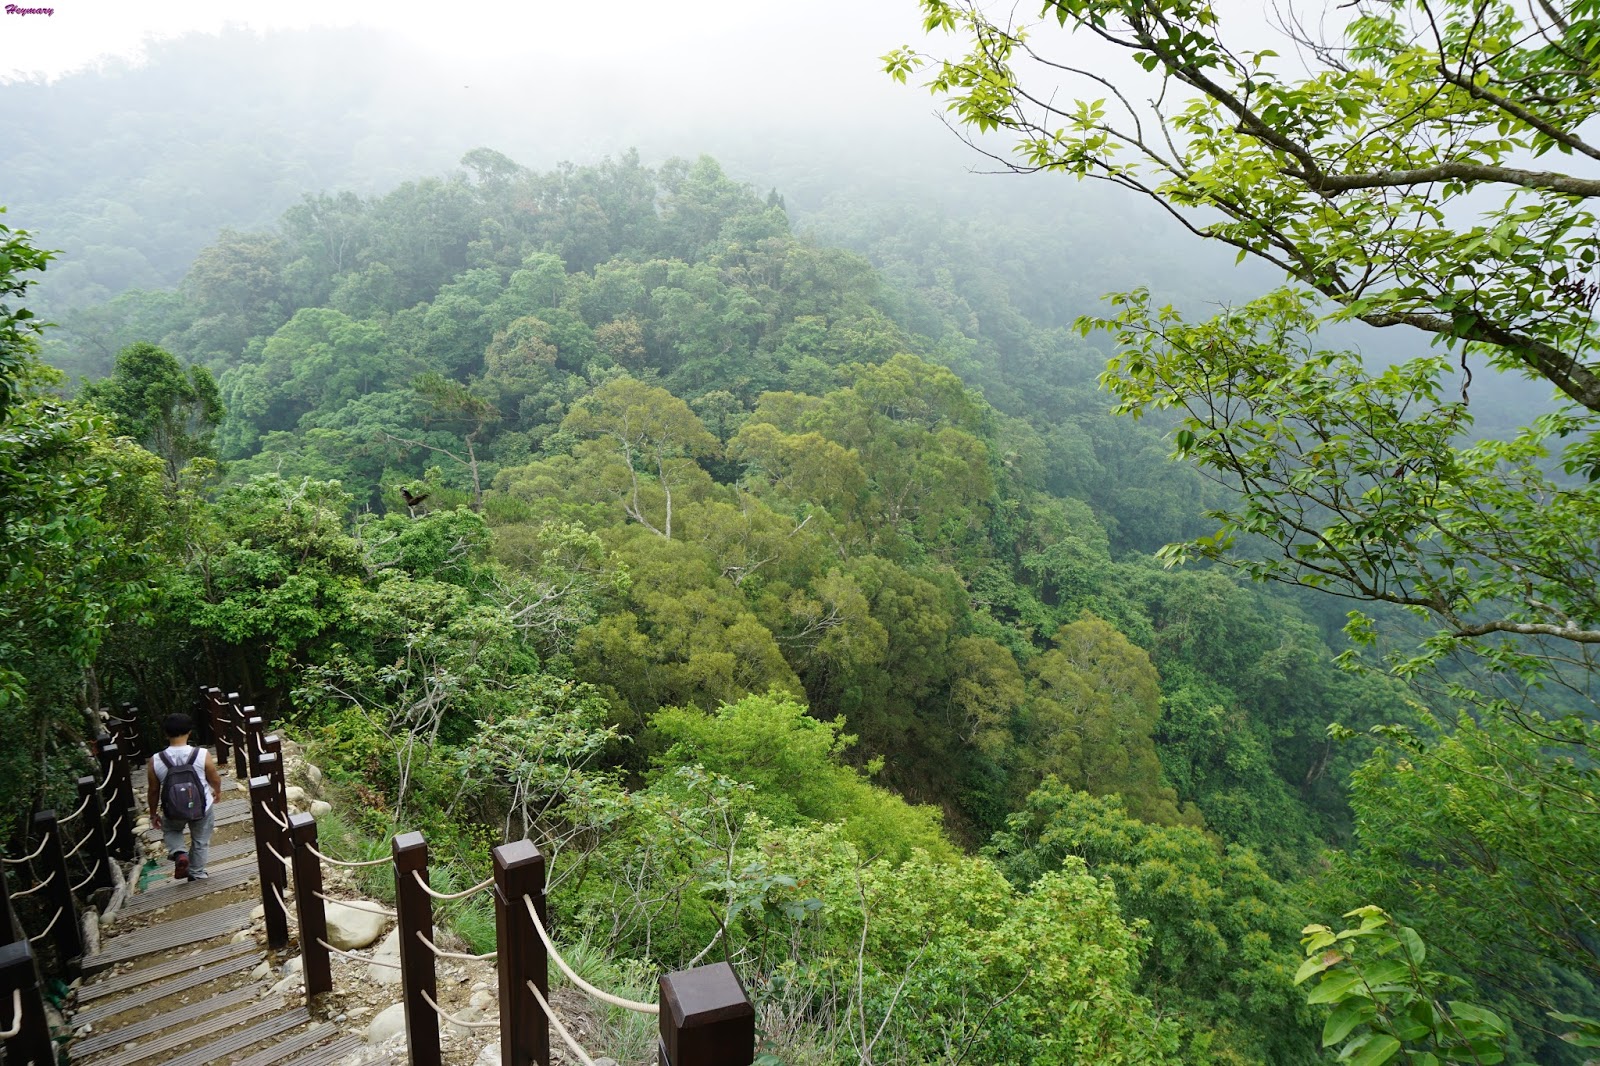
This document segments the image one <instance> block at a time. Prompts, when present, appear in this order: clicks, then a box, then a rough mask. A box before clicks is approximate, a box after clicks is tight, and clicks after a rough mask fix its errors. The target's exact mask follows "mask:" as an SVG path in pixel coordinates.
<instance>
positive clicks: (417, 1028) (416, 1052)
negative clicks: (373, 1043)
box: [394, 833, 442, 1066]
mask: <svg viewBox="0 0 1600 1066" xmlns="http://www.w3.org/2000/svg"><path fill="white" fill-rule="evenodd" d="M417 876H420V877H421V878H422V880H423V881H427V879H428V845H427V844H426V843H425V842H424V841H423V839H422V834H421V833H401V834H400V835H399V836H396V837H395V838H394V902H395V910H396V911H397V912H398V914H399V918H398V923H397V924H398V925H399V928H400V987H401V989H402V990H403V991H404V993H405V994H404V996H403V1000H402V1001H403V1002H404V1003H405V1005H406V1040H407V1043H408V1044H409V1046H410V1048H411V1066H441V1061H442V1060H441V1058H440V1054H439V1016H438V1015H437V1014H435V1013H434V1012H433V1008H432V1007H431V1006H429V1004H428V999H432V1000H433V1002H435V1003H437V1002H439V984H438V980H437V977H436V975H435V973H434V967H433V952H432V951H431V950H429V948H428V945H426V944H424V943H423V942H422V941H421V939H420V938H418V936H417V934H418V933H421V934H423V936H426V937H427V938H428V939H430V940H431V939H433V900H432V899H431V898H430V897H429V896H428V894H427V893H426V892H424V891H423V890H422V886H421V885H419V884H418V883H417V880H416V878H417ZM425 995H426V996H427V999H425V998H423V997H424V996H425Z"/></svg>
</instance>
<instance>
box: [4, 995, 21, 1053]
mask: <svg viewBox="0 0 1600 1066" xmlns="http://www.w3.org/2000/svg"><path fill="white" fill-rule="evenodd" d="M20 1032H22V989H20V988H13V989H12V990H11V1028H9V1029H3V1030H0V1040H10V1039H12V1038H13V1037H15V1036H16V1035H17V1034H18V1033H20Z"/></svg>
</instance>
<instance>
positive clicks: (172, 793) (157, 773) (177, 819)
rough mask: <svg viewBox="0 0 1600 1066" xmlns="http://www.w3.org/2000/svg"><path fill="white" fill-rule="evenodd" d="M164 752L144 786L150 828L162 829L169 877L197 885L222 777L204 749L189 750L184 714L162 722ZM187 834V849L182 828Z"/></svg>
mask: <svg viewBox="0 0 1600 1066" xmlns="http://www.w3.org/2000/svg"><path fill="white" fill-rule="evenodd" d="M165 727H166V734H167V748H166V750H165V751H158V752H156V753H155V754H154V755H152V756H151V757H150V764H149V766H148V767H147V768H146V770H145V783H146V784H147V785H148V786H149V788H150V824H151V825H153V826H155V827H156V828H157V829H160V830H161V837H162V841H163V842H164V843H165V844H166V845H167V857H168V858H170V859H171V860H172V877H173V879H174V880H177V881H201V880H204V879H205V878H207V877H210V876H211V875H210V874H208V873H206V853H207V852H209V851H210V850H211V831H212V829H213V828H214V827H215V823H216V815H215V811H214V808H215V807H216V804H217V797H218V796H219V795H221V794H222V775H221V774H219V773H218V772H217V760H216V757H215V756H214V755H212V754H211V752H209V751H207V750H206V749H205V748H197V747H193V746H191V745H190V743H189V734H190V733H192V732H194V720H193V719H192V718H190V717H189V716H188V715H186V714H170V715H168V716H167V720H166V723H165ZM185 829H187V830H188V831H189V847H188V848H187V849H185V848H184V846H183V833H184V830H185Z"/></svg>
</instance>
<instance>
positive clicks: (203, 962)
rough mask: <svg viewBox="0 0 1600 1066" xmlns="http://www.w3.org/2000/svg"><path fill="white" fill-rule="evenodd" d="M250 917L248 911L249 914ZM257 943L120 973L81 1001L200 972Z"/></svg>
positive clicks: (88, 988) (82, 994)
mask: <svg viewBox="0 0 1600 1066" xmlns="http://www.w3.org/2000/svg"><path fill="white" fill-rule="evenodd" d="M247 917H248V912H247ZM258 950H259V949H258V948H257V947H256V943H255V941H254V940H246V941H243V942H242V943H238V944H218V945H216V946H215V947H211V948H207V949H206V950H204V951H202V952H200V953H199V954H196V955H185V956H183V957H182V958H180V959H172V960H170V961H168V962H160V963H157V964H156V965H154V966H146V967H144V968H143V969H139V970H133V971H131V972H129V973H124V974H118V975H117V976H116V977H111V978H108V979H106V980H104V981H97V982H95V983H94V984H92V985H84V986H83V987H82V988H79V989H78V1002H79V1003H80V1004H82V1003H92V1002H94V1001H95V1000H97V999H100V998H101V997H103V996H114V995H116V994H117V993H118V992H126V991H127V990H128V989H130V988H137V987H139V986H140V985H144V984H149V983H150V982H151V981H160V980H161V979H163V978H166V977H171V976H172V975H173V974H179V973H186V972H188V971H190V970H199V969H200V968H201V967H205V966H210V965H212V964H213V963H219V962H222V961H224V960H226V959H231V958H233V957H234V956H235V955H243V954H245V953H247V952H253V951H258Z"/></svg>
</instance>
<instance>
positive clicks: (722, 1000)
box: [659, 962, 756, 1066]
mask: <svg viewBox="0 0 1600 1066" xmlns="http://www.w3.org/2000/svg"><path fill="white" fill-rule="evenodd" d="M660 1002H661V1016H660V1017H661V1043H660V1045H659V1052H660V1066H750V1063H752V1062H754V1061H755V1057H756V1010H755V1008H754V1007H752V1006H751V1005H750V999H749V997H747V996H746V995H745V994H744V986H743V985H741V984H740V983H739V975H738V974H736V973H734V972H733V967H732V966H729V965H728V964H727V963H725V962H718V963H713V964H712V965H710V966H697V967H695V968H694V969H692V970H678V971H677V972H675V973H669V974H666V975H665V976H663V977H662V978H661V1000H660Z"/></svg>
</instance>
